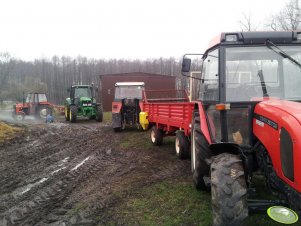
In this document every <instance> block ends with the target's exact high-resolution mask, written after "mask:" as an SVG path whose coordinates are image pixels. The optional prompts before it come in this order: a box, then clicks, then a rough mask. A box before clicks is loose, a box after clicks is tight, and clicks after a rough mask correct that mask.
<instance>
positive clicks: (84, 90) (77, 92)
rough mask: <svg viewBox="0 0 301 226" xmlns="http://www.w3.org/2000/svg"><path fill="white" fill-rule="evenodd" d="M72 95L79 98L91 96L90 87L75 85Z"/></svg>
mask: <svg viewBox="0 0 301 226" xmlns="http://www.w3.org/2000/svg"><path fill="white" fill-rule="evenodd" d="M74 97H75V98H81V97H90V98H91V97H92V94H91V89H90V88H89V87H75V89H74Z"/></svg>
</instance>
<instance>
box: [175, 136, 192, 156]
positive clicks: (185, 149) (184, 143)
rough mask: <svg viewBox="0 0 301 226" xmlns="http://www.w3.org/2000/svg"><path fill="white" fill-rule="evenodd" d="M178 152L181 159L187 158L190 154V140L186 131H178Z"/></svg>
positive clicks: (176, 148) (176, 146) (176, 141)
mask: <svg viewBox="0 0 301 226" xmlns="http://www.w3.org/2000/svg"><path fill="white" fill-rule="evenodd" d="M175 150H176V154H177V156H178V157H179V158H180V159H186V158H187V157H188V156H189V142H188V139H187V137H186V136H185V133H183V132H178V133H177V135H176V140H175Z"/></svg>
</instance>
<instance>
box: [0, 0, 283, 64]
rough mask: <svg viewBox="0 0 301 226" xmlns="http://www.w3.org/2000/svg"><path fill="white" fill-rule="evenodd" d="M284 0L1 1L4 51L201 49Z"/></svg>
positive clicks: (90, 53) (140, 54) (111, 53)
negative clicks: (242, 21)
mask: <svg viewBox="0 0 301 226" xmlns="http://www.w3.org/2000/svg"><path fill="white" fill-rule="evenodd" d="M284 4H285V1H284V0H227V1H225V0H206V1H205V0H165V1H164V0H148V1H146V0H26V1H25V0H0V52H9V53H11V55H12V56H14V57H16V58H21V59H24V60H33V59H35V58H42V57H46V58H50V57H52V56H53V55H57V56H63V55H64V56H71V57H76V56H78V55H81V56H86V57H89V58H96V59H99V58H104V59H111V58H123V59H147V58H158V57H176V58H178V57H180V56H181V55H183V54H184V53H189V52H190V53H191V52H198V53H202V52H203V51H204V50H205V49H206V47H207V45H208V43H209V42H210V40H211V39H212V38H213V37H214V36H216V35H217V34H219V33H220V32H222V31H238V30H240V26H239V20H241V19H242V18H243V14H249V13H250V14H251V16H252V19H253V20H254V24H258V25H259V27H262V25H263V23H264V22H265V21H266V20H267V19H268V17H269V16H270V15H271V14H272V13H276V12H278V11H279V10H280V9H281V8H282V7H283V6H284Z"/></svg>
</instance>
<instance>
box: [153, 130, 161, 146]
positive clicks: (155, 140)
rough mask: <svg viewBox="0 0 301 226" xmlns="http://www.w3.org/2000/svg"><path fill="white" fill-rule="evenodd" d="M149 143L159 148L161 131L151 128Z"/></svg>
mask: <svg viewBox="0 0 301 226" xmlns="http://www.w3.org/2000/svg"><path fill="white" fill-rule="evenodd" d="M151 141H152V143H153V144H154V145H156V146H160V145H162V143H163V131H162V130H161V129H158V128H157V127H156V126H153V127H152V129H151Z"/></svg>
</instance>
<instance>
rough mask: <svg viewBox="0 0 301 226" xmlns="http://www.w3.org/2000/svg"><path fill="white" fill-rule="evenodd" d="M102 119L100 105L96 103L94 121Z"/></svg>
mask: <svg viewBox="0 0 301 226" xmlns="http://www.w3.org/2000/svg"><path fill="white" fill-rule="evenodd" d="M102 119H103V113H102V106H101V105H97V106H96V121H97V122H102Z"/></svg>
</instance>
